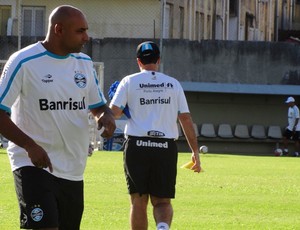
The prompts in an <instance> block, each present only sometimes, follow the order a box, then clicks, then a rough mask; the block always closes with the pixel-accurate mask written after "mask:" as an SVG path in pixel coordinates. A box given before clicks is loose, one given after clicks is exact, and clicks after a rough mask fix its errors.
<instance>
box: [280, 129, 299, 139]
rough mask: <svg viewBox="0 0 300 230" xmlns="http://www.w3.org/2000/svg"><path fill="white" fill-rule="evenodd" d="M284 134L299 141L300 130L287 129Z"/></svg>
mask: <svg viewBox="0 0 300 230" xmlns="http://www.w3.org/2000/svg"><path fill="white" fill-rule="evenodd" d="M283 136H284V137H286V138H287V139H290V140H293V141H298V140H299V138H300V131H295V132H293V131H291V130H289V129H285V131H284V133H283Z"/></svg>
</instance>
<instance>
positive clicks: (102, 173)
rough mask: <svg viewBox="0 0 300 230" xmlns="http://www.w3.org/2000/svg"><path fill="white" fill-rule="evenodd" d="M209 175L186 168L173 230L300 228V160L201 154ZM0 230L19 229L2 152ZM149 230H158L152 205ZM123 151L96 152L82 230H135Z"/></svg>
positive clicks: (87, 184)
mask: <svg viewBox="0 0 300 230" xmlns="http://www.w3.org/2000/svg"><path fill="white" fill-rule="evenodd" d="M201 158H202V164H203V168H204V169H205V172H204V173H200V174H196V173H193V172H192V171H190V170H187V169H180V165H182V164H184V163H186V162H187V161H189V159H190V154H186V153H180V155H179V160H178V177H177V193H176V199H175V200H173V207H174V218H173V224H172V228H171V229H172V230H175V229H176V230H199V229H230V230H231V229H239V230H241V229H264V230H265V229H272V230H273V229H300V158H293V157H259V156H242V155H225V154H224V155H222V154H205V155H201ZM0 194H1V196H0V218H1V219H0V229H3V230H14V229H19V228H18V226H19V224H18V212H19V211H18V206H17V201H16V195H15V191H14V187H13V179H12V174H11V172H10V166H9V162H8V157H7V155H6V154H5V152H4V151H1V150H0ZM148 211H149V217H150V218H149V230H150V229H151V230H152V229H155V224H154V222H153V218H152V214H151V212H152V210H151V209H150V207H149V210H148ZM128 213H129V196H128V194H127V190H126V184H125V180H124V176H123V168H122V153H121V152H95V153H94V155H93V156H92V157H90V158H89V159H88V165H87V169H86V173H85V211H84V215H83V219H82V224H81V229H82V230H98V229H99V230H123V229H124V230H126V229H129V223H128V216H129V214H128Z"/></svg>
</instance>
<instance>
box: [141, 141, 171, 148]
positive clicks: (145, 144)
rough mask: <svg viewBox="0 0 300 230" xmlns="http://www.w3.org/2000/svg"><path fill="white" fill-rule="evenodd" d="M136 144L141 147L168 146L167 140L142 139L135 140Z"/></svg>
mask: <svg viewBox="0 0 300 230" xmlns="http://www.w3.org/2000/svg"><path fill="white" fill-rule="evenodd" d="M136 146H143V147H151V148H164V149H167V148H168V142H167V141H166V142H154V141H151V140H148V141H142V140H137V141H136Z"/></svg>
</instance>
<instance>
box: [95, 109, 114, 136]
mask: <svg viewBox="0 0 300 230" xmlns="http://www.w3.org/2000/svg"><path fill="white" fill-rule="evenodd" d="M91 112H92V114H93V115H94V116H95V117H96V121H97V126H98V127H97V128H98V130H100V129H101V128H102V127H104V130H103V132H102V134H101V136H102V137H105V138H111V137H112V136H113V134H114V132H115V129H116V123H115V118H114V116H113V113H112V111H111V109H110V108H109V107H108V106H107V105H104V106H102V107H99V108H95V109H92V110H91Z"/></svg>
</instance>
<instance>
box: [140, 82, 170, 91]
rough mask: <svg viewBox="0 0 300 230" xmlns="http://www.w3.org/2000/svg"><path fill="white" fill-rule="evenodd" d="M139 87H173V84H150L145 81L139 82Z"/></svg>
mask: <svg viewBox="0 0 300 230" xmlns="http://www.w3.org/2000/svg"><path fill="white" fill-rule="evenodd" d="M139 86H140V88H141V89H143V88H170V89H171V88H173V84H172V83H170V82H167V83H161V84H151V83H147V84H140V85H139Z"/></svg>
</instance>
